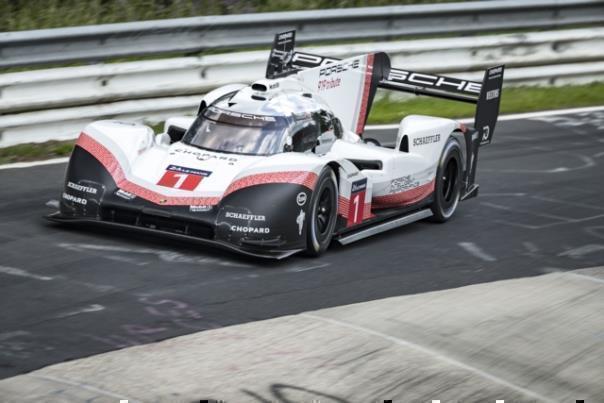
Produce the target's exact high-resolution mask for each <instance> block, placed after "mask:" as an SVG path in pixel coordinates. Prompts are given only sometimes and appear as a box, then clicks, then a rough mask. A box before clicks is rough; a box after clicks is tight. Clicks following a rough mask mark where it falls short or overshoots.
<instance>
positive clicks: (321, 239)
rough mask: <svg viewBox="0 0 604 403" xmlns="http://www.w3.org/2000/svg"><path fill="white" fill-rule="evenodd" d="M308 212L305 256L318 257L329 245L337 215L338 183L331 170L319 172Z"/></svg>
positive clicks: (325, 169) (326, 169)
mask: <svg viewBox="0 0 604 403" xmlns="http://www.w3.org/2000/svg"><path fill="white" fill-rule="evenodd" d="M308 211H309V214H307V216H306V228H307V231H306V255H308V256H319V255H320V254H321V253H323V252H325V250H326V249H327V248H328V247H329V244H330V243H331V238H332V237H333V232H334V229H335V227H336V215H337V213H338V182H337V180H336V175H335V174H334V172H333V170H332V169H331V168H329V167H325V168H324V169H323V171H321V174H320V175H319V179H318V180H317V186H316V187H315V190H314V192H313V194H312V197H311V198H310V206H309V210H308Z"/></svg>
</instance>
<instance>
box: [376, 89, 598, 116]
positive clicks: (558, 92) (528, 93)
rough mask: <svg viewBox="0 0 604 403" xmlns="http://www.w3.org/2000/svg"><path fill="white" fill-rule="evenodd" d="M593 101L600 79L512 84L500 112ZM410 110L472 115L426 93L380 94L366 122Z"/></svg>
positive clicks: (465, 108) (465, 107) (460, 105)
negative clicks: (400, 97)
mask: <svg viewBox="0 0 604 403" xmlns="http://www.w3.org/2000/svg"><path fill="white" fill-rule="evenodd" d="M593 105H604V83H594V84H588V85H577V86H565V87H515V88H505V89H504V90H503V93H502V96H501V106H500V114H508V113H521V112H532V111H539V110H547V109H563V108H575V107H581V106H593ZM413 114H418V115H434V116H442V117H446V118H464V117H472V116H474V105H471V104H465V103H460V102H455V101H448V100H441V99H436V98H429V97H415V98H411V99H409V100H403V101H395V100H391V99H388V98H383V99H380V100H378V101H376V102H375V103H374V104H373V108H372V109H371V113H370V114H369V118H368V122H369V123H371V124H377V123H397V122H399V121H400V120H401V119H402V118H404V117H405V116H407V115H413Z"/></svg>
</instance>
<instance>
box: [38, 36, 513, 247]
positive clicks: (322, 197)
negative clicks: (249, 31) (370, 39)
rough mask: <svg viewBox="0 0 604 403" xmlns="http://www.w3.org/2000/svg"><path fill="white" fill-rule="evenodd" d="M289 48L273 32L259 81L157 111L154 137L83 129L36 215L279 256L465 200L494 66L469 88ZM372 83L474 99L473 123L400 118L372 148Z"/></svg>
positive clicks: (486, 118) (499, 78) (103, 124)
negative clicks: (182, 108) (50, 200)
mask: <svg viewBox="0 0 604 403" xmlns="http://www.w3.org/2000/svg"><path fill="white" fill-rule="evenodd" d="M294 42H295V31H288V32H283V33H280V34H278V35H276V36H275V40H274V43H273V48H272V50H271V53H270V56H269V61H268V65H267V70H266V78H265V79H261V80H258V81H256V82H254V83H253V84H251V85H244V84H231V85H226V86H223V87H220V88H217V89H215V90H213V91H211V92H209V93H208V94H206V95H205V96H204V97H203V99H202V100H201V103H200V106H199V110H198V112H197V116H195V117H174V118H170V119H168V120H167V121H166V123H165V127H164V132H163V133H161V134H157V135H155V134H154V132H153V130H152V129H151V128H149V127H147V126H144V125H141V124H137V123H128V122H123V121H117V120H103V121H97V122H93V123H91V124H89V125H88V126H86V128H85V129H84V130H83V131H82V133H81V134H80V136H79V139H78V141H77V143H76V146H75V149H74V151H73V154H72V156H71V159H70V162H69V166H68V168H67V173H66V178H65V188H64V190H63V193H62V195H61V199H60V204H59V211H57V212H56V213H54V214H51V215H50V216H48V218H49V219H51V220H52V221H56V222H61V223H72V224H82V223H89V224H95V225H104V226H110V227H117V228H120V229H123V230H137V231H147V232H152V233H159V234H163V235H166V236H170V237H175V238H178V239H183V240H190V241H196V242H200V243H202V244H206V245H214V246H218V247H223V248H227V249H230V250H233V251H237V252H239V253H243V254H247V255H253V256H260V257H270V258H284V257H287V256H290V255H292V254H294V253H297V252H302V251H304V252H305V253H306V254H309V255H315V256H316V255H319V254H321V253H322V252H324V251H325V250H326V249H327V247H328V246H329V244H330V243H331V242H332V240H336V241H338V242H340V243H341V244H348V243H351V242H354V241H357V240H359V239H362V238H365V237H367V236H370V235H373V234H376V233H379V232H382V231H385V230H388V229H391V228H395V227H398V226H401V225H405V224H408V223H411V222H414V221H418V220H421V219H425V218H428V217H430V218H431V219H432V220H433V221H436V222H444V221H447V220H448V219H449V218H450V217H451V216H452V215H453V213H454V212H455V210H456V208H457V206H458V204H459V202H460V201H462V200H466V199H469V198H471V197H474V196H476V195H477V193H478V185H477V184H476V183H474V177H475V173H476V164H477V155H478V150H479V147H480V146H481V145H484V144H488V143H490V142H491V140H492V138H493V134H494V130H495V124H496V122H497V116H498V113H499V101H500V97H501V87H502V82H503V70H504V66H496V67H493V68H489V69H487V70H486V72H485V74H484V79H483V81H482V83H480V82H474V81H469V80H462V79H457V78H452V77H445V76H441V75H436V74H426V73H420V72H415V71H409V70H402V69H395V68H391V67H390V60H389V58H388V56H387V55H386V54H385V53H373V54H366V55H362V56H357V57H351V58H348V59H343V60H338V59H333V58H328V57H324V56H320V55H315V54H309V53H303V52H297V51H295V50H294ZM378 88H383V89H388V90H393V91H404V92H410V93H414V94H421V95H428V96H433V97H440V98H445V99H450V100H456V101H462V102H469V103H473V104H475V105H476V114H475V121H474V127H468V126H465V125H463V124H461V123H458V122H456V121H454V120H450V119H443V118H438V117H429V116H414V115H411V116H407V117H405V118H404V119H403V120H402V121H401V122H400V125H399V129H398V135H397V137H396V144H395V146H394V148H386V147H382V146H380V145H379V143H378V142H377V141H375V140H372V141H368V140H366V139H364V138H363V132H364V129H365V123H366V120H367V115H368V113H369V110H370V108H371V105H372V102H373V99H374V96H375V93H376V90H377V89H378Z"/></svg>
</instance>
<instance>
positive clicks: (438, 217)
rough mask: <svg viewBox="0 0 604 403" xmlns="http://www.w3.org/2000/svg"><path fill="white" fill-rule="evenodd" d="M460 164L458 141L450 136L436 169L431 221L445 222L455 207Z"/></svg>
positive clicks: (458, 191) (459, 190)
mask: <svg viewBox="0 0 604 403" xmlns="http://www.w3.org/2000/svg"><path fill="white" fill-rule="evenodd" d="M461 181H462V165H461V149H460V148H459V143H458V142H457V141H456V140H455V139H453V138H450V139H449V141H448V142H447V144H446V145H445V148H444V150H443V153H442V155H441V157H440V161H439V164H438V169H437V171H436V185H435V188H434V202H433V203H432V206H431V207H430V209H431V210H432V213H433V214H434V215H433V216H432V221H434V222H445V221H447V220H448V219H449V218H451V216H453V213H455V210H456V209H457V205H458V204H459V198H460V197H461Z"/></svg>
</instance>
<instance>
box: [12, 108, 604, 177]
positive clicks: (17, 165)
mask: <svg viewBox="0 0 604 403" xmlns="http://www.w3.org/2000/svg"><path fill="white" fill-rule="evenodd" d="M603 110H604V106H590V107H586V108H572V109H556V110H552V111H541V112H528V113H515V114H511V115H503V116H499V118H498V119H497V120H498V121H499V120H500V121H505V120H518V119H530V118H537V117H542V116H555V115H566V114H569V113H583V112H595V111H603ZM458 121H459V122H462V123H471V122H473V121H474V119H473V118H465V119H459V120H458ZM398 126H399V125H398V124H389V125H370V126H367V130H376V129H377V130H379V129H398ZM67 161H69V157H65V158H54V159H50V160H44V161H33V162H15V163H13V164H5V165H0V170H1V169H14V168H29V167H35V166H38V165H52V164H62V163H65V162H67Z"/></svg>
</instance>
